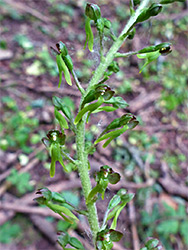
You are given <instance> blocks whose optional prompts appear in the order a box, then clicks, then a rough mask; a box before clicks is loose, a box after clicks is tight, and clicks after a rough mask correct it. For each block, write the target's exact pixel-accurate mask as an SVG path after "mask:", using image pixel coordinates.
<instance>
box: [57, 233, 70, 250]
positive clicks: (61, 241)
mask: <svg viewBox="0 0 188 250" xmlns="http://www.w3.org/2000/svg"><path fill="white" fill-rule="evenodd" d="M69 238H70V236H69V235H68V234H67V233H61V235H59V236H58V240H57V242H58V243H59V244H60V246H62V248H63V249H64V247H66V245H67V244H68V242H69Z"/></svg>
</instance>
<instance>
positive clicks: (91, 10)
mask: <svg viewBox="0 0 188 250" xmlns="http://www.w3.org/2000/svg"><path fill="white" fill-rule="evenodd" d="M85 15H86V16H87V17H89V18H90V19H91V20H94V21H95V22H96V21H97V19H99V18H101V10H100V8H99V6H98V5H97V4H93V3H87V5H86V8H85Z"/></svg>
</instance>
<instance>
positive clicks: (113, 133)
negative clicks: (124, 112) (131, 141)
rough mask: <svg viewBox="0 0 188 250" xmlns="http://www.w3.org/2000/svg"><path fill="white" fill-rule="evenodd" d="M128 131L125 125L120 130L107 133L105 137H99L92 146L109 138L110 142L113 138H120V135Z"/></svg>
mask: <svg viewBox="0 0 188 250" xmlns="http://www.w3.org/2000/svg"><path fill="white" fill-rule="evenodd" d="M128 129H129V127H128V126H127V125H125V126H124V127H123V128H121V129H117V130H115V131H111V132H109V133H107V134H105V135H103V136H101V137H99V138H98V139H97V140H96V141H95V142H94V144H97V143H99V142H101V141H103V140H106V139H108V138H110V141H111V140H112V139H114V138H116V137H118V136H120V135H121V134H123V133H124V132H125V131H126V130H128ZM110 141H109V143H110ZM109 143H108V144H109ZM106 146H107V145H106Z"/></svg>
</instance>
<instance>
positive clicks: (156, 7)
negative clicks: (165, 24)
mask: <svg viewBox="0 0 188 250" xmlns="http://www.w3.org/2000/svg"><path fill="white" fill-rule="evenodd" d="M161 10H162V5H161V4H158V3H152V4H151V6H150V7H149V8H148V9H144V10H143V11H142V12H141V14H140V15H139V16H138V18H137V20H136V23H141V22H144V21H146V20H147V19H149V18H150V17H151V16H157V15H158V14H159V13H160V12H161Z"/></svg>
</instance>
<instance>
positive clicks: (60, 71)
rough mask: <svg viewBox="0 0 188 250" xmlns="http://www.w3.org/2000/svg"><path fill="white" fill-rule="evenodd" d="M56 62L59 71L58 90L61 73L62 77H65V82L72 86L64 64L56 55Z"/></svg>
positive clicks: (59, 56)
mask: <svg viewBox="0 0 188 250" xmlns="http://www.w3.org/2000/svg"><path fill="white" fill-rule="evenodd" d="M56 62H57V66H58V69H59V84H58V88H60V86H61V82H62V72H63V73H64V77H65V80H66V82H67V83H68V84H69V85H72V81H71V77H70V73H69V70H68V68H67V66H66V64H65V62H64V61H63V59H62V57H61V55H57V56H56Z"/></svg>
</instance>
